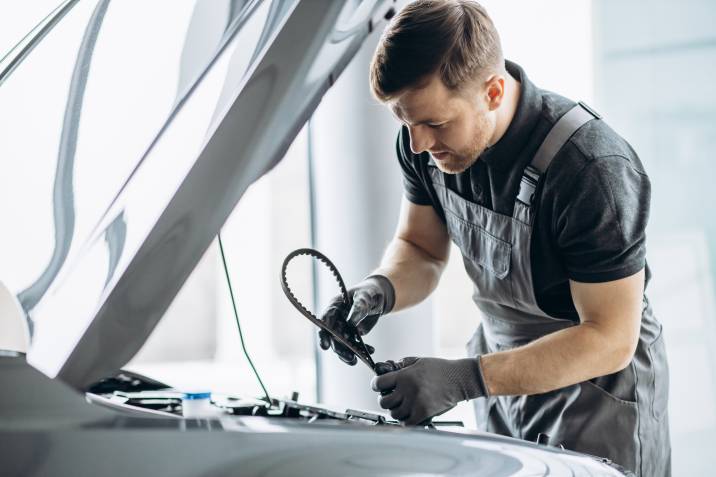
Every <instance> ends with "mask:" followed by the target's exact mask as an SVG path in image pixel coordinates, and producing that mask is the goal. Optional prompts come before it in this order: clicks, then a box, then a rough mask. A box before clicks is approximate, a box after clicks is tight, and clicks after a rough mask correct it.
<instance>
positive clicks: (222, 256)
mask: <svg viewBox="0 0 716 477" xmlns="http://www.w3.org/2000/svg"><path fill="white" fill-rule="evenodd" d="M217 237H218V238H219V250H220V251H221V261H222V263H223V264H224V273H225V274H226V283H227V284H228V285H229V295H231V306H232V307H233V309H234V317H235V318H236V326H237V327H238V328H239V338H241V348H243V350H244V355H246V360H247V361H248V362H249V365H251V369H253V370H254V375H255V376H256V379H258V381H259V384H260V385H261V389H263V390H264V394H265V395H266V402H268V404H269V405H271V403H273V401H272V400H271V396H269V393H268V391H267V390H266V386H264V383H263V381H261V376H259V372H258V371H256V367H255V366H254V363H253V361H251V357H250V356H249V352H248V351H247V350H246V344H245V343H244V334H243V333H242V332H241V323H239V312H238V311H236V300H235V299H234V289H233V287H232V286H231V278H229V267H228V265H226V256H225V255H224V244H223V243H222V242H221V232H219V233H218V234H217Z"/></svg>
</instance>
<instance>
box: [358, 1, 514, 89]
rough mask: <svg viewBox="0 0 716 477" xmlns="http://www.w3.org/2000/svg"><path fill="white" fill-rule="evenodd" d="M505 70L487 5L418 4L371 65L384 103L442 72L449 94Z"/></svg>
mask: <svg viewBox="0 0 716 477" xmlns="http://www.w3.org/2000/svg"><path fill="white" fill-rule="evenodd" d="M503 68H504V59H503V57H502V47H501V46H500V37H499V35H498V34H497V30H496V29H495V25H494V24H493V23H492V20H490V17H489V16H488V15H487V12H486V11H485V9H484V8H483V7H482V5H480V4H479V3H477V2H475V1H471V0H416V1H415V2H412V3H409V4H408V5H406V6H405V8H403V9H402V10H401V11H400V13H398V14H397V15H396V16H395V18H394V19H393V20H392V21H391V23H390V24H389V25H388V27H387V28H386V30H385V32H384V33H383V36H382V37H381V39H380V42H379V43H378V47H377V48H376V50H375V53H374V55H373V60H372V62H371V65H370V86H371V89H372V90H373V94H374V95H375V97H376V98H378V100H380V101H387V100H389V99H391V98H392V97H394V96H395V95H396V94H397V93H399V92H401V91H403V90H404V89H406V88H408V87H411V86H416V85H419V84H420V83H421V82H423V81H425V80H426V79H427V77H428V76H429V75H431V74H433V73H436V72H439V74H440V78H441V79H442V81H443V83H444V84H445V86H447V87H448V88H449V89H459V88H460V87H461V86H463V85H464V84H465V83H466V82H467V81H469V80H471V79H477V78H478V77H479V75H481V74H483V73H486V72H491V71H493V70H495V71H501V70H502V69H503Z"/></svg>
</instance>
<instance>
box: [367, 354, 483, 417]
mask: <svg viewBox="0 0 716 477" xmlns="http://www.w3.org/2000/svg"><path fill="white" fill-rule="evenodd" d="M479 359H480V358H479V357H477V358H465V359H455V360H451V359H441V358H403V359H402V360H400V361H399V362H398V363H397V365H398V366H397V367H398V368H399V369H398V370H397V371H392V372H389V373H386V374H383V375H381V376H376V377H375V378H373V381H371V387H372V388H373V390H374V391H376V392H380V393H382V394H383V395H382V396H381V397H380V398H379V399H378V403H379V404H380V407H382V408H383V409H389V410H390V415H391V416H392V417H393V418H394V419H398V420H399V421H403V422H405V424H407V425H417V424H421V423H423V422H425V421H426V420H428V419H429V418H431V417H433V416H437V415H439V414H442V413H444V412H446V411H448V410H450V409H452V408H453V407H455V406H456V405H457V403H459V402H460V401H465V400H468V399H475V398H477V397H481V396H485V395H486V394H487V393H486V391H485V385H484V380H483V378H482V371H481V369H480V362H479ZM386 393H388V394H386Z"/></svg>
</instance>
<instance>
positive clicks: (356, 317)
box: [318, 275, 395, 366]
mask: <svg viewBox="0 0 716 477" xmlns="http://www.w3.org/2000/svg"><path fill="white" fill-rule="evenodd" d="M348 298H349V299H350V300H351V306H350V307H349V306H348V305H346V304H345V303H343V298H342V297H341V295H338V296H336V297H334V298H333V299H332V300H331V303H330V304H329V305H328V308H326V310H325V311H324V312H323V313H322V314H321V317H320V319H321V320H323V321H324V322H325V323H326V324H327V325H328V326H329V327H330V328H331V329H333V330H334V331H336V332H337V333H340V334H341V335H342V336H344V337H345V338H346V339H347V340H348V341H352V340H353V339H352V338H353V337H354V334H355V330H357V331H358V333H360V334H361V335H365V334H367V333H368V332H369V331H370V330H371V329H373V327H374V326H375V324H376V323H377V322H378V318H379V317H380V316H381V315H384V314H386V313H389V312H390V310H392V309H393V305H394V304H395V290H394V289H393V284H392V283H390V280H388V279H387V278H386V277H384V276H383V275H371V276H369V277H367V278H366V279H365V280H363V281H362V282H360V283H359V284H357V285H356V286H354V287H353V288H351V289H350V290H348ZM318 337H319V340H320V345H321V348H323V349H324V350H327V349H328V348H333V351H335V353H336V354H337V355H338V357H339V358H340V359H341V360H343V361H345V362H346V363H348V364H350V365H351V366H353V365H355V364H356V362H357V361H358V358H357V357H356V355H355V354H353V352H352V351H351V350H349V349H348V348H346V347H345V346H343V345H342V344H341V343H339V342H337V341H335V340H334V339H333V338H332V337H331V335H330V333H328V332H327V331H325V330H320V331H319V332H318ZM366 348H368V352H369V353H371V354H372V353H373V351H375V350H374V349H373V347H372V346H370V345H366Z"/></svg>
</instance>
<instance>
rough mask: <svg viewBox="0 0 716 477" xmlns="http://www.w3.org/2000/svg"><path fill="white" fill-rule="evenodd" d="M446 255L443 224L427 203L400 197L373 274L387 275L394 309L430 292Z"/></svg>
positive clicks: (447, 245) (436, 282) (446, 236)
mask: <svg viewBox="0 0 716 477" xmlns="http://www.w3.org/2000/svg"><path fill="white" fill-rule="evenodd" d="M449 256H450V238H449V236H448V232H447V228H446V227H445V224H444V223H443V222H442V221H441V220H440V218H439V217H438V215H437V213H436V212H435V209H434V208H433V207H432V206H431V205H417V204H414V203H412V202H410V201H409V200H407V199H405V198H403V201H402V203H401V207H400V218H399V220H398V227H397V229H396V231H395V236H394V237H393V240H392V241H391V243H390V244H389V245H388V248H387V250H386V252H385V254H384V255H383V259H382V260H381V263H380V268H378V269H377V270H375V271H374V272H373V273H374V274H380V275H383V276H385V277H387V278H388V279H389V280H390V282H391V283H392V284H393V288H394V289H395V305H394V307H393V309H392V311H398V310H401V309H404V308H408V307H410V306H413V305H415V304H417V303H420V302H421V301H423V300H424V299H425V298H427V297H428V295H430V293H432V291H433V290H434V289H435V287H436V286H437V284H438V281H439V280H440V275H441V274H442V272H443V270H444V269H445V265H446V264H447V261H448V258H449Z"/></svg>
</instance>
